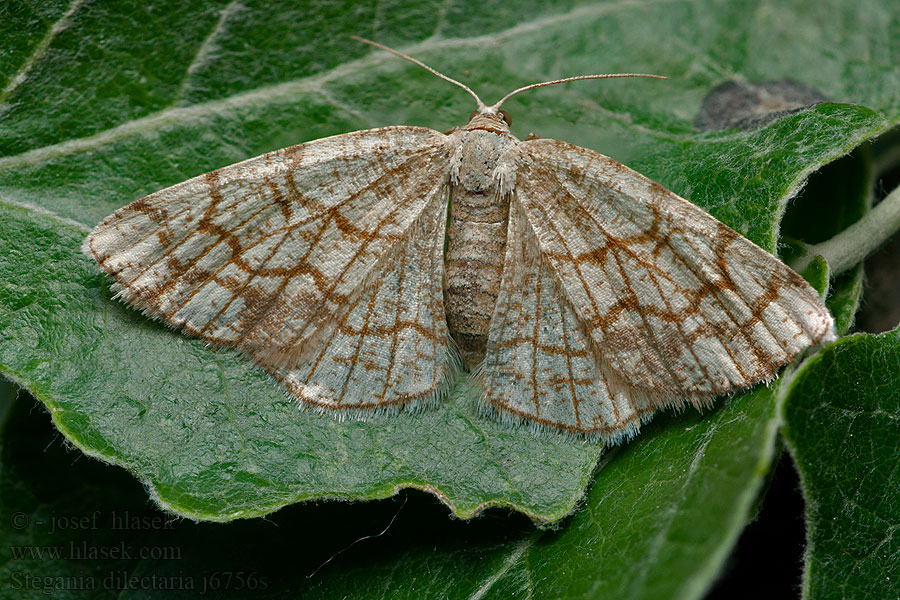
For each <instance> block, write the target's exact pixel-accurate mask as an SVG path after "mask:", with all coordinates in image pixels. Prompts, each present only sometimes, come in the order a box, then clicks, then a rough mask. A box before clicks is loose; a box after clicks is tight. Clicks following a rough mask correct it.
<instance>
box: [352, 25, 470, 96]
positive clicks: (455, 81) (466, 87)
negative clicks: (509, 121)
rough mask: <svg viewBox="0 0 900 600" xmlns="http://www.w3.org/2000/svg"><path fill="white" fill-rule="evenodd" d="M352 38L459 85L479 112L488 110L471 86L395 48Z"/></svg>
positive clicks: (364, 39) (355, 37)
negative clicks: (471, 99)
mask: <svg viewBox="0 0 900 600" xmlns="http://www.w3.org/2000/svg"><path fill="white" fill-rule="evenodd" d="M350 37H351V38H352V39H354V40H356V41H357V42H362V43H363V44H369V45H370V46H375V47H376V48H378V49H379V50H384V51H385V52H390V53H391V54H393V55H394V56H399V57H400V58H403V59H405V60H408V61H409V62H411V63H413V64H414V65H419V66H420V67H422V68H423V69H425V70H426V71H428V72H429V73H431V74H432V75H436V76H437V77H440V78H441V79H443V80H444V81H449V82H450V83H452V84H453V85H458V86H459V87H461V88H462V89H464V90H466V91H467V92H468V93H469V95H470V96H472V97H473V98H475V102H476V103H478V110H479V111H481V110H484V109H485V108H487V107H486V106H485V105H484V102H482V101H481V98H479V97H478V94H476V93H475V92H473V91H472V89H471V88H470V87H469V86H467V85H465V84H464V83H460V82H458V81H457V80H455V79H450V78H449V77H447V76H446V75H444V74H443V73H439V72H438V71H436V70H434V69H432V68H431V67H429V66H428V65H426V64H425V63H423V62H422V61H420V60H416V59H414V58H413V57H412V56H407V55H405V54H403V53H402V52H397V51H396V50H394V49H393V48H388V47H387V46H383V45H381V44H379V43H378V42H373V41H372V40H367V39H366V38H361V37H358V36H355V35H351V36H350Z"/></svg>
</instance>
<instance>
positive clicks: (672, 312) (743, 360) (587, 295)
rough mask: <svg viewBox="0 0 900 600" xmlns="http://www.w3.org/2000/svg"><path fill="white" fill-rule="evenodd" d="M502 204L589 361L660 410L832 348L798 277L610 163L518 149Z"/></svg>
mask: <svg viewBox="0 0 900 600" xmlns="http://www.w3.org/2000/svg"><path fill="white" fill-rule="evenodd" d="M514 202H518V203H519V204H520V205H521V207H522V209H523V212H524V213H525V215H526V218H527V221H528V223H529V224H530V226H531V227H532V229H533V230H534V233H535V238H536V240H537V244H538V247H539V248H540V252H541V254H542V256H543V258H544V260H545V261H546V263H547V265H548V266H549V268H550V269H551V270H552V272H553V274H554V276H555V279H556V281H557V282H558V284H559V286H560V287H561V289H562V292H563V295H564V296H565V298H566V300H567V301H568V302H569V304H570V306H571V308H572V310H573V311H574V313H575V314H576V315H577V317H578V320H579V323H580V324H581V326H582V327H583V328H584V331H585V332H586V334H587V335H588V336H589V337H590V339H591V341H592V343H593V344H594V345H595V346H596V348H597V349H598V351H599V355H600V360H601V361H603V363H605V364H607V365H608V367H609V370H610V371H613V372H614V373H615V374H616V375H617V376H618V377H621V378H622V379H623V380H624V381H625V382H627V384H629V385H630V386H632V387H634V388H637V389H641V390H644V391H646V392H649V393H651V394H658V398H659V401H660V402H661V403H667V402H672V401H673V396H676V397H678V396H680V397H682V398H684V397H687V398H692V399H693V400H694V401H695V402H703V401H704V400H706V399H708V398H709V397H711V396H713V395H716V394H719V393H722V392H726V391H729V390H733V389H735V388H738V387H744V386H748V385H751V384H753V383H756V382H759V381H762V380H768V379H771V378H772V377H773V376H774V375H775V373H776V371H777V369H778V368H779V367H780V366H781V365H784V364H785V363H787V362H789V361H790V360H792V359H793V358H794V357H795V356H796V355H797V354H798V353H799V352H801V351H802V350H803V349H804V348H806V347H807V346H809V345H811V344H817V343H821V342H823V341H828V340H832V339H834V332H833V327H834V326H833V321H832V318H831V315H830V314H829V313H828V310H827V309H826V308H825V306H824V305H823V304H822V302H821V301H820V299H819V297H818V294H817V293H816V291H815V290H814V289H813V288H812V287H810V286H809V284H807V283H806V281H804V280H803V278H802V277H800V275H798V274H797V273H795V272H794V271H793V270H791V269H790V268H788V267H787V266H786V265H785V264H784V263H782V262H781V261H779V260H778V259H777V258H775V257H773V256H772V255H770V254H769V253H767V252H766V251H764V250H762V249H761V248H759V247H757V246H756V245H754V244H753V243H752V242H750V241H749V240H747V239H746V238H744V237H742V236H740V235H739V234H737V233H736V232H735V231H733V230H732V229H730V228H729V227H728V226H726V225H725V224H723V223H721V222H719V221H717V220H716V219H714V218H713V217H711V216H710V215H709V214H707V213H706V212H704V211H703V210H701V209H700V208H698V207H696V206H694V205H693V204H691V203H690V202H688V201H687V200H684V199H683V198H681V197H679V196H677V195H676V194H674V193H672V192H670V191H669V190H667V189H665V188H663V187H662V186H660V185H659V184H657V183H654V182H653V181H650V180H649V179H647V178H646V177H643V176H642V175H640V174H639V173H636V172H635V171H633V170H631V169H629V168H627V167H625V166H624V165H622V164H620V163H618V162H616V161H614V160H612V159H611V158H608V157H606V156H603V155H601V154H598V153H596V152H593V151H591V150H587V149H584V148H579V147H577V146H573V145H571V144H567V143H564V142H560V141H556V140H547V139H540V140H532V141H527V142H524V143H523V144H522V146H521V164H520V169H519V171H518V173H517V179H516V187H515V196H514Z"/></svg>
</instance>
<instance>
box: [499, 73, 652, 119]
mask: <svg viewBox="0 0 900 600" xmlns="http://www.w3.org/2000/svg"><path fill="white" fill-rule="evenodd" d="M616 77H648V78H650V79H668V77H666V76H665V75H650V74H649V73H606V74H603V75H576V76H575V77H566V78H564V79H554V80H553V81H542V82H540V83H532V84H531V85H526V86H524V87H520V88H519V89H517V90H513V91H511V92H510V93H508V94H507V95H505V96H503V97H502V98H500V101H499V102H497V104H495V105H493V106H489V107H488V110H492V111H496V110H498V109H499V108H500V106H501V105H502V104H503V103H504V102H506V101H507V100H509V99H510V98H512V97H513V96H515V95H516V94H520V93H522V92H527V91H528V90H533V89H535V88H539V87H546V86H548V85H556V84H558V83H568V82H570V81H581V80H582V79H613V78H616Z"/></svg>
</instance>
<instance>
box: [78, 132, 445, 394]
mask: <svg viewBox="0 0 900 600" xmlns="http://www.w3.org/2000/svg"><path fill="white" fill-rule="evenodd" d="M445 140H446V136H444V135H443V134H440V133H438V132H435V131H432V130H429V129H424V128H417V127H387V128H383V129H373V130H369V131H360V132H354V133H348V134H344V135H339V136H335V137H331V138H326V139H322V140H316V141H313V142H308V143H306V144H300V145H297V146H293V147H290V148H285V149H283V150H278V151H275V152H271V153H269V154H265V155H263V156H260V157H257V158H253V159H250V160H248V161H245V162H242V163H238V164H236V165H232V166H229V167H225V168H223V169H220V170H218V171H213V172H211V173H207V174H206V175H202V176H200V177H196V178H194V179H191V180H188V181H186V182H184V183H180V184H178V185H175V186H173V187H170V188H167V189H164V190H161V191H159V192H156V193H154V194H151V195H149V196H147V197H145V198H143V199H141V200H138V201H136V202H134V203H132V204H130V205H128V206H126V207H124V208H122V209H120V210H118V211H116V212H115V213H113V214H112V215H110V216H109V217H107V218H106V219H105V220H104V221H103V222H102V223H100V225H98V226H97V228H96V229H94V231H93V232H91V234H90V235H89V236H88V238H87V240H86V241H85V246H84V249H85V251H86V252H87V253H88V254H89V255H91V256H93V257H94V258H95V259H96V260H97V262H98V263H99V264H100V265H101V267H103V269H104V270H106V271H107V272H108V273H110V274H111V275H112V276H113V277H115V279H116V281H117V282H118V284H119V285H120V291H119V294H120V295H121V296H122V297H123V298H125V299H126V300H127V301H129V302H131V303H132V304H134V305H135V306H137V307H139V308H141V309H142V310H143V311H144V312H146V313H147V314H150V315H152V316H155V317H158V318H160V319H162V320H164V321H165V322H167V323H169V324H171V325H174V326H176V327H180V328H182V329H184V330H185V331H186V332H187V333H189V334H192V335H195V336H198V337H201V338H203V339H206V340H208V341H210V342H213V343H216V344H223V345H230V346H233V347H236V348H239V349H240V350H243V351H245V352H247V353H248V354H249V355H250V356H252V358H253V359H254V360H255V361H256V362H257V363H258V364H260V365H261V366H263V367H265V368H266V369H267V370H269V371H271V372H273V373H275V374H276V375H278V376H280V377H282V378H285V380H286V381H287V382H288V383H289V388H290V387H291V386H290V382H291V379H290V377H291V374H292V373H296V370H297V369H298V368H300V366H301V365H302V364H304V363H305V362H307V361H310V360H315V359H316V357H319V359H321V357H322V352H321V351H322V349H323V348H328V347H330V346H331V345H332V344H333V343H336V344H338V345H340V344H343V343H344V342H342V341H340V339H339V338H340V336H341V335H347V330H345V329H342V327H351V326H352V325H353V320H354V318H355V315H357V314H358V312H359V311H360V310H366V308H367V309H372V310H375V309H376V308H377V309H378V310H385V306H387V305H390V306H391V307H392V310H393V311H394V312H393V314H392V313H391V311H390V310H385V312H384V313H383V314H382V315H378V314H375V313H373V314H372V317H373V318H376V319H381V318H384V319H391V318H395V321H394V322H393V323H394V328H393V329H391V330H390V331H388V329H390V327H387V329H385V328H382V329H378V328H375V327H368V328H363V329H362V330H359V329H355V330H354V331H355V332H356V333H355V335H356V336H357V337H361V338H363V341H362V342H360V344H361V347H366V348H368V347H369V346H371V345H372V344H376V345H377V344H387V345H390V344H392V343H395V344H397V345H399V346H400V347H401V348H402V349H403V350H402V351H401V352H400V353H399V354H398V360H397V362H396V364H395V365H394V368H395V369H398V370H404V369H408V368H414V369H417V370H418V371H422V372H424V371H428V370H429V365H430V367H431V371H432V373H435V372H440V373H443V372H445V371H446V364H445V363H446V362H447V348H448V334H447V332H446V325H445V323H444V320H443V307H442V305H441V295H440V288H441V275H442V271H441V269H440V268H438V269H434V254H435V252H436V251H433V250H432V249H433V247H434V246H435V245H440V246H442V245H443V233H442V231H443V230H442V228H441V231H437V230H435V227H434V222H435V221H436V220H441V219H443V218H444V215H445V211H446V201H447V194H448V192H447V187H448V182H449V167H450V160H449V151H448V148H447V145H446V142H445ZM441 227H443V226H441ZM427 236H438V237H437V238H436V239H430V238H427ZM411 249H415V250H416V251H415V252H414V251H412V250H411ZM419 251H421V252H419ZM400 263H403V264H404V265H406V266H407V267H408V268H409V273H410V274H409V275H407V274H399V275H398V274H397V273H396V270H397V265H398V264H400ZM426 271H427V273H426ZM391 277H393V279H391ZM392 294H393V296H392V297H390V298H389V297H388V296H391V295H392ZM361 306H364V307H366V308H364V309H361V308H360V307H361ZM411 315H412V316H413V317H414V318H415V319H417V320H416V321H415V322H413V321H412V320H411V319H408V318H407V317H410V316H411ZM335 340H337V341H335ZM342 350H343V347H341V348H334V352H335V353H340V351H342ZM385 352H389V350H385ZM403 352H406V354H404V353H403ZM413 355H414V358H415V360H413V358H411V356H413ZM360 357H361V358H360V360H363V359H365V357H366V355H365V354H364V353H363V354H361V355H360ZM413 363H415V364H413ZM414 372H417V371H414ZM341 376H342V374H341V373H337V372H332V375H331V377H332V378H339V377H341ZM343 376H344V377H345V379H346V380H347V382H346V385H345V386H344V387H346V388H347V389H348V390H349V392H351V393H352V392H353V391H354V389H355V386H354V384H353V377H352V374H350V373H346V372H345V373H344V374H343ZM432 379H433V378H432ZM429 381H430V382H429V383H428V384H427V385H426V384H425V383H422V382H421V381H420V383H421V385H419V386H418V387H417V389H418V391H419V392H421V391H422V390H423V389H424V388H425V387H429V386H431V387H433V386H434V385H436V384H435V382H434V381H433V380H429ZM331 385H332V387H334V386H337V385H342V384H338V383H335V382H333V381H332V382H331ZM388 387H389V386H388ZM292 391H293V390H292ZM365 391H366V392H368V393H377V392H378V390H371V389H370V390H365ZM385 393H387V397H389V398H393V400H394V401H403V398H399V399H398V398H395V397H393V396H391V390H388V392H385ZM399 393H400V395H401V396H403V394H405V393H406V392H404V391H402V390H401V391H400V392H399ZM382 402H384V403H390V401H389V400H388V399H385V400H382Z"/></svg>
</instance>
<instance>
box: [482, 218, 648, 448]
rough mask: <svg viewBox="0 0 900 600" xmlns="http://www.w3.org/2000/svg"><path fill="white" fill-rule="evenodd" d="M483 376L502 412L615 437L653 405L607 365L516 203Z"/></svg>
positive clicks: (488, 400)
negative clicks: (564, 292)
mask: <svg viewBox="0 0 900 600" xmlns="http://www.w3.org/2000/svg"><path fill="white" fill-rule="evenodd" d="M479 378H480V380H481V384H482V387H483V390H484V400H485V402H486V403H487V404H488V405H490V406H492V407H494V408H495V409H497V410H499V411H500V413H501V414H503V415H506V416H511V417H512V418H514V419H516V418H518V419H521V420H524V421H526V422H529V423H537V424H540V425H549V426H552V427H554V428H561V429H564V430H568V431H579V432H584V433H597V434H599V435H600V436H602V437H603V438H604V439H605V440H607V441H608V442H610V443H615V442H616V441H618V440H619V439H620V438H621V437H622V436H625V435H628V434H632V433H634V432H635V431H636V430H637V428H638V426H639V425H640V422H641V420H642V418H643V417H645V416H647V415H648V414H649V413H650V412H652V409H653V407H652V403H651V402H650V399H649V398H648V397H647V395H646V394H643V393H641V392H634V391H632V390H630V389H629V388H628V386H627V385H624V384H623V382H621V381H620V380H619V379H618V378H617V377H616V376H615V374H613V373H610V372H609V371H608V370H604V364H603V363H602V362H601V361H599V360H598V358H597V353H596V350H595V349H594V348H593V347H592V344H591V340H590V337H589V336H588V335H587V333H586V332H585V330H584V328H583V327H582V324H581V322H580V320H579V318H578V316H577V315H576V314H575V312H574V311H573V310H572V307H571V305H570V304H569V302H568V301H567V300H566V298H565V297H564V294H563V293H562V290H561V287H560V284H559V279H558V277H557V276H556V274H555V273H554V272H553V271H552V269H551V267H550V266H549V265H548V264H547V263H546V262H545V261H544V260H542V259H541V253H540V250H539V249H538V245H537V241H536V240H535V238H534V233H533V232H532V229H531V226H530V225H529V224H528V221H527V219H526V217H525V214H524V212H523V210H522V207H521V206H520V205H519V204H518V203H516V202H513V203H512V204H511V205H510V214H509V230H508V236H507V250H506V257H505V260H504V270H503V281H502V283H501V288H500V294H499V295H498V298H497V304H496V307H495V310H494V315H493V318H492V319H491V324H490V328H489V330H488V341H487V348H486V352H485V358H484V362H483V363H482V364H481V367H480V370H479Z"/></svg>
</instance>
